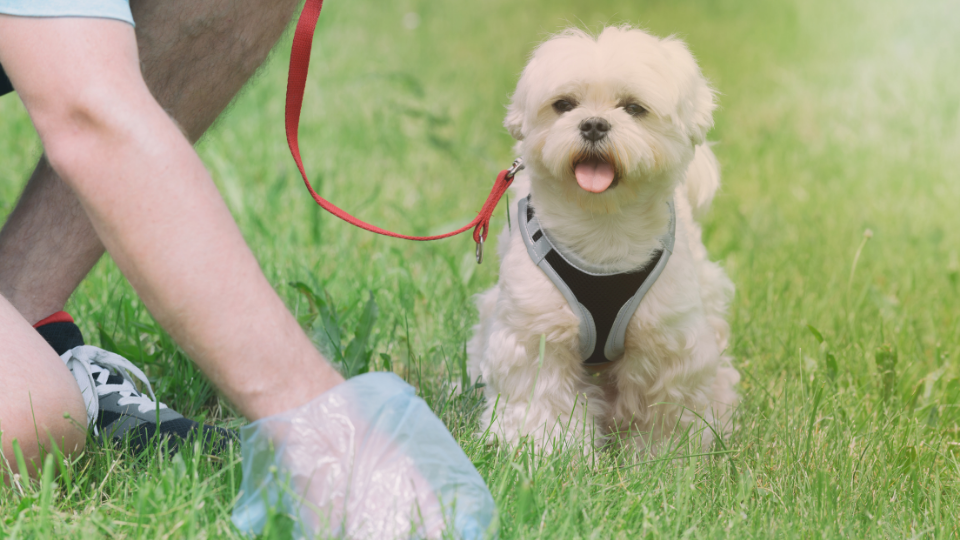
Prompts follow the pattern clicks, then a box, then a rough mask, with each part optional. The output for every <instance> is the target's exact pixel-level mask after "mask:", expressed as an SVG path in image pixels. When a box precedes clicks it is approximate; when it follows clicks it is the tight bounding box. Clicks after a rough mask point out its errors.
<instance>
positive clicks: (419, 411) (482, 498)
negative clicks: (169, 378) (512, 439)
mask: <svg viewBox="0 0 960 540" xmlns="http://www.w3.org/2000/svg"><path fill="white" fill-rule="evenodd" d="M240 436H241V440H242V443H241V445H242V446H241V448H242V450H241V452H242V456H243V482H242V484H241V486H240V491H241V493H240V499H239V500H238V501H237V504H236V506H235V507H234V510H233V522H234V524H235V525H236V526H237V528H239V529H240V530H241V531H244V532H253V533H260V532H261V531H262V530H263V527H264V525H265V524H266V520H267V516H268V513H269V508H271V507H273V508H277V509H279V510H280V511H282V512H286V513H288V514H290V515H291V516H293V517H294V519H295V520H296V523H297V525H296V529H295V536H296V537H306V538H351V539H358V540H365V539H376V540H387V539H393V538H440V537H447V538H450V537H452V538H464V539H468V540H472V539H478V540H479V539H482V538H490V537H495V533H493V534H490V533H489V532H488V529H489V527H490V522H491V520H492V519H493V513H494V503H493V498H492V497H491V496H490V491H489V490H488V489H487V486H486V484H484V482H483V479H482V478H481V477H480V475H479V473H477V470H476V468H474V466H473V464H472V463H471V462H470V460H469V459H468V458H467V456H466V454H464V453H463V450H462V449H461V448H460V446H459V445H458V444H457V442H456V441H455V440H454V439H453V436H451V435H450V433H449V432H448V431H447V428H446V426H444V425H443V422H441V421H440V419H439V418H437V417H436V416H435V415H434V414H433V412H432V411H431V410H430V408H429V407H428V406H427V404H426V403H425V402H424V401H423V400H422V399H420V398H419V397H417V396H416V393H415V392H414V389H413V388H412V387H411V386H410V385H408V384H407V383H405V382H404V381H403V380H402V379H400V377H398V376H396V375H394V374H393V373H368V374H365V375H361V376H358V377H354V378H352V379H350V380H348V381H346V382H345V383H343V384H340V385H338V386H336V387H334V388H333V389H331V390H329V391H328V392H326V393H325V394H323V395H321V396H319V397H317V398H316V399H314V400H313V401H311V402H310V403H307V404H306V405H304V406H302V407H299V408H297V409H294V410H291V411H287V412H285V413H282V414H278V415H275V416H271V417H268V418H264V419H261V420H258V421H256V422H253V423H251V424H250V425H248V426H246V427H244V428H242V429H241V430H240Z"/></svg>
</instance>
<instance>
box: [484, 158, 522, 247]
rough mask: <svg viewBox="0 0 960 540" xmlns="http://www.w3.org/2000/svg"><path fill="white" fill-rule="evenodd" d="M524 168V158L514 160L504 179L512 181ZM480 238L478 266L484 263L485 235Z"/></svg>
mask: <svg viewBox="0 0 960 540" xmlns="http://www.w3.org/2000/svg"><path fill="white" fill-rule="evenodd" d="M523 167H524V166H523V158H517V159H515V160H513V165H510V168H509V169H507V174H506V176H504V179H505V180H512V179H513V177H514V176H516V174H517V173H518V172H520V171H522V170H523ZM508 201H509V199H508ZM509 211H510V209H509V208H508V209H507V212H509ZM479 238H480V241H479V242H477V264H481V263H482V262H483V235H482V234H481V235H480V237H479Z"/></svg>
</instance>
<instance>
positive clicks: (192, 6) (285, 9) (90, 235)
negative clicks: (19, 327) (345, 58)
mask: <svg viewBox="0 0 960 540" xmlns="http://www.w3.org/2000/svg"><path fill="white" fill-rule="evenodd" d="M297 3H298V2H297V1H296V0H241V1H236V0H231V1H226V0H201V1H195V0H191V1H188V0H165V1H163V2H157V1H155V0H133V1H132V2H131V8H132V10H133V15H134V20H136V22H137V29H136V35H137V45H138V48H139V50H140V65H141V70H142V72H143V76H144V80H145V81H146V83H147V87H148V88H149V89H150V91H151V93H152V94H153V95H154V97H155V98H156V99H157V101H158V102H159V103H160V105H161V106H162V107H163V108H164V110H166V111H167V113H168V114H170V115H171V116H172V117H173V118H174V119H175V120H176V121H177V122H178V124H179V126H180V128H181V129H182V130H183V131H184V132H185V134H186V135H187V138H188V139H189V140H190V141H191V142H196V140H197V139H199V138H200V136H201V135H203V133H204V132H205V131H206V130H207V128H209V127H210V125H211V124H213V122H214V121H215V120H216V118H217V116H218V115H219V114H220V113H221V112H222V111H223V110H224V109H225V108H226V107H227V105H228V104H229V103H230V101H231V100H232V99H233V97H234V96H235V95H236V94H237V92H239V90H240V88H241V87H242V86H243V85H244V83H245V82H246V81H247V80H248V79H249V78H250V76H251V75H253V73H254V72H255V71H256V70H257V68H258V67H259V66H260V64H261V63H263V60H264V59H265V58H266V56H267V54H268V53H269V52H270V49H271V48H272V47H273V45H274V43H276V41H277V39H278V38H279V37H280V35H281V34H282V33H283V30H284V28H285V27H286V25H287V22H288V21H289V20H290V17H291V14H292V13H293V12H294V10H295V8H296V6H297ZM103 251H104V248H103V244H101V242H100V239H99V238H98V237H97V234H96V233H95V232H94V230H93V226H92V225H91V224H90V220H89V219H88V218H87V216H86V214H85V213H84V211H83V210H82V208H81V207H80V203H79V202H78V201H77V199H76V197H75V196H74V195H73V192H72V191H70V189H69V188H67V187H66V186H65V185H64V184H63V182H62V181H61V180H60V178H59V177H58V176H57V174H56V173H55V172H54V171H53V169H52V168H51V167H50V166H49V165H48V164H47V161H46V159H45V158H41V160H40V162H39V164H38V165H37V168H36V170H35V171H34V173H33V175H32V176H31V178H30V181H29V182H28V183H27V187H26V188H25V189H24V192H23V195H22V196H21V198H20V201H19V202H18V203H17V206H16V208H15V209H14V211H13V212H12V213H11V214H10V217H9V218H8V220H7V223H6V224H5V225H4V227H3V230H2V231H0V294H2V295H3V296H5V297H6V298H7V299H8V300H9V301H10V303H11V304H13V306H14V307H15V308H16V309H17V311H19V312H20V313H21V314H22V315H23V317H24V318H26V319H27V321H28V322H29V323H30V324H33V323H36V322H37V321H39V320H40V319H42V318H44V317H46V316H48V315H50V314H51V313H55V312H57V311H60V310H62V309H63V307H64V305H65V304H66V302H67V300H68V299H69V298H70V295H71V294H72V293H73V291H74V289H76V287H77V285H79V283H80V281H82V280H83V278H84V277H85V276H86V275H87V273H88V272H89V271H90V269H91V268H93V265H94V264H96V262H97V261H98V260H99V259H100V256H101V255H103Z"/></svg>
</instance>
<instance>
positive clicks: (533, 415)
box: [479, 322, 606, 452]
mask: <svg viewBox="0 0 960 540" xmlns="http://www.w3.org/2000/svg"><path fill="white" fill-rule="evenodd" d="M490 330H491V331H490V334H489V337H488V339H487V341H486V347H485V349H484V351H483V353H482V357H481V360H480V362H479V367H480V369H481V372H482V373H481V375H482V378H483V380H484V382H485V383H486V386H485V387H484V394H485V396H486V400H487V402H486V407H485V410H484V413H483V416H482V418H481V429H482V430H484V432H487V433H488V437H489V439H490V440H491V441H493V440H498V439H499V440H501V441H504V442H506V443H508V444H512V445H515V444H517V443H518V442H520V440H521V439H522V438H523V437H526V436H529V437H530V438H531V439H532V441H533V443H534V446H535V447H536V448H538V449H542V450H544V451H547V452H552V451H554V450H559V449H560V448H561V447H563V446H564V445H565V444H567V443H574V444H576V445H578V446H579V445H584V446H585V445H587V444H593V445H596V446H599V445H600V444H602V443H603V442H604V441H605V439H604V437H603V429H602V425H601V421H600V420H598V419H599V418H603V417H604V415H605V411H606V403H605V401H604V399H603V396H602V393H601V391H600V390H599V388H597V386H596V385H593V384H590V382H589V381H588V380H587V376H586V374H585V373H584V371H583V368H582V367H581V366H580V360H579V358H576V357H574V356H573V353H572V352H571V349H570V347H569V346H566V345H561V344H556V343H551V341H550V339H549V336H548V338H547V343H546V346H545V349H544V354H543V357H542V358H541V356H540V351H539V349H540V347H539V336H519V335H518V333H517V332H515V331H512V330H511V329H509V328H507V327H506V326H505V325H502V324H498V323H496V322H495V323H494V324H493V325H492V327H491V329H490Z"/></svg>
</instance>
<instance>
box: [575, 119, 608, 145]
mask: <svg viewBox="0 0 960 540" xmlns="http://www.w3.org/2000/svg"><path fill="white" fill-rule="evenodd" d="M579 127H580V136H581V137H583V138H584V139H586V140H588V141H590V142H597V141H599V140H600V139H602V138H604V137H606V136H607V132H609V131H610V122H607V121H606V120H604V119H603V118H600V117H599V116H594V117H592V118H587V119H586V120H584V121H582V122H580V126H579Z"/></svg>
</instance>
